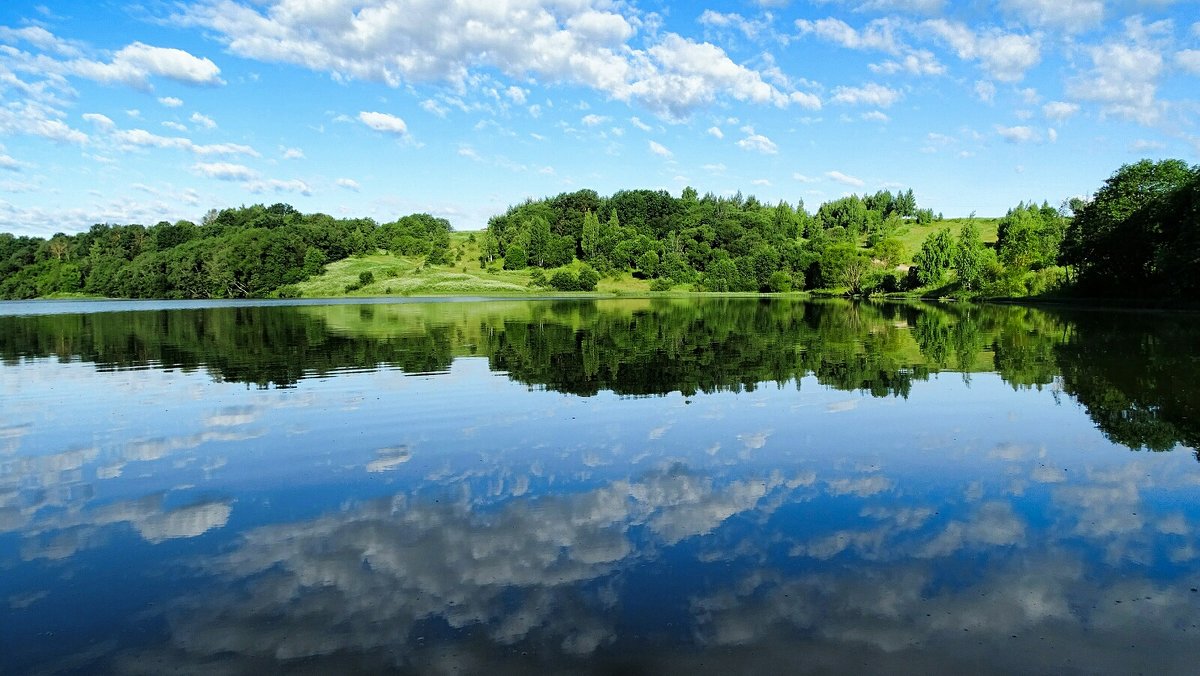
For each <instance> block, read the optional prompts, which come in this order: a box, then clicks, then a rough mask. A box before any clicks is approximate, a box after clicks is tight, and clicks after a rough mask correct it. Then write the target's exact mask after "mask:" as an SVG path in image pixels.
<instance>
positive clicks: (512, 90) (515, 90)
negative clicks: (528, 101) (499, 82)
mask: <svg viewBox="0 0 1200 676" xmlns="http://www.w3.org/2000/svg"><path fill="white" fill-rule="evenodd" d="M504 95H505V96H507V97H508V100H509V101H512V102H513V103H515V104H517V105H518V106H523V105H525V97H526V96H528V95H529V90H527V89H521V88H520V87H517V86H515V85H514V86H512V87H509V88H508V89H505V90H504Z"/></svg>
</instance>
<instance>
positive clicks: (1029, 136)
mask: <svg viewBox="0 0 1200 676" xmlns="http://www.w3.org/2000/svg"><path fill="white" fill-rule="evenodd" d="M996 133H997V134H999V135H1000V138H1003V139H1004V140H1005V141H1008V142H1009V143H1040V142H1041V141H1042V134H1041V133H1040V132H1039V131H1037V130H1036V129H1034V128H1033V127H1028V126H1025V125H1018V126H1015V127H1005V126H1003V125H996Z"/></svg>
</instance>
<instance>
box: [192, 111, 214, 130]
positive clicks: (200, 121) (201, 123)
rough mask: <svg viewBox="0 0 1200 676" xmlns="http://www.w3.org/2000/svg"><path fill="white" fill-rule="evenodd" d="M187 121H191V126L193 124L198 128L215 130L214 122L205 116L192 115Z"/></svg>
mask: <svg viewBox="0 0 1200 676" xmlns="http://www.w3.org/2000/svg"><path fill="white" fill-rule="evenodd" d="M188 119H189V120H191V121H192V124H195V125H196V126H198V127H204V128H205V129H216V128H217V123H216V122H215V121H213V119H212V118H211V117H209V116H207V115H201V114H200V113H192V116H191V117H189V118H188Z"/></svg>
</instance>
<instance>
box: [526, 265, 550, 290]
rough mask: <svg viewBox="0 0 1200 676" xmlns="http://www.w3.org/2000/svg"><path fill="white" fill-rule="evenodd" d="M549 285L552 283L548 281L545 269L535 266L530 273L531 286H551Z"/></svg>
mask: <svg viewBox="0 0 1200 676" xmlns="http://www.w3.org/2000/svg"><path fill="white" fill-rule="evenodd" d="M549 285H550V283H549V282H548V281H546V273H545V271H544V270H542V269H541V268H534V269H533V272H532V273H531V274H530V275H529V286H549Z"/></svg>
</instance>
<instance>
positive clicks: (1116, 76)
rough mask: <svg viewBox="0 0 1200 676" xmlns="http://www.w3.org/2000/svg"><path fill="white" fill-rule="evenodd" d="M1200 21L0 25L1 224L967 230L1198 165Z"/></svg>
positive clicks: (668, 12)
mask: <svg viewBox="0 0 1200 676" xmlns="http://www.w3.org/2000/svg"><path fill="white" fill-rule="evenodd" d="M1198 121H1200V1H1198V0H1123V1H1117V2H1105V1H1101V0H995V1H986V0H969V1H967V2H947V1H945V0H809V1H792V2H789V1H788V0H758V1H757V2H721V1H713V2H707V3H669V2H662V1H652V0H647V1H642V2H620V1H619V2H610V1H607V0H407V1H406V0H358V1H349V0H202V1H198V2H191V1H179V2H174V1H172V2H163V1H161V0H140V1H136V2H126V1H123V0H95V1H87V2H84V1H82V0H78V1H70V2H68V1H65V0H49V1H47V2H43V3H26V2H21V1H20V0H6V1H5V2H4V3H2V5H0V231H6V232H11V233H14V234H19V235H38V236H49V235H52V234H53V233H55V232H67V233H71V232H78V231H81V230H86V229H87V228H88V227H90V226H91V225H92V224H94V223H100V222H107V223H143V224H145V225H152V224H154V223H157V222H159V221H162V220H169V221H175V220H178V219H188V220H192V221H195V222H199V221H200V220H201V219H202V218H203V217H204V215H205V213H207V212H208V211H209V210H210V209H214V208H216V209H220V208H225V207H229V206H239V205H243V204H245V205H249V204H254V203H263V204H273V203H276V202H286V203H289V204H292V205H293V206H295V207H296V208H297V209H300V210H301V211H304V212H317V211H319V212H324V213H328V214H332V215H334V216H338V217H371V218H374V219H376V220H377V221H379V222H381V223H383V222H388V221H392V220H395V219H396V218H398V217H399V216H402V215H405V214H409V213H414V212H428V213H432V214H434V215H437V216H441V217H445V218H447V219H449V220H450V222H451V224H452V225H453V226H454V227H455V228H456V229H460V230H468V229H478V228H482V227H484V226H485V225H486V223H487V219H488V218H489V217H490V216H492V215H495V214H497V213H502V212H503V211H504V210H505V209H506V208H507V207H508V206H509V205H512V204H517V203H520V202H522V201H523V200H525V199H526V198H539V197H545V196H550V195H556V194H558V193H561V192H571V191H575V190H579V189H583V188H590V189H593V190H596V191H597V192H599V193H600V194H602V195H603V194H611V193H612V192H615V191H617V190H622V189H632V188H651V189H663V190H667V191H669V192H671V193H672V194H674V195H679V194H680V192H681V191H682V189H683V188H684V187H686V186H692V187H694V188H696V189H697V190H698V191H699V192H700V193H701V194H703V193H706V192H712V193H714V194H718V195H730V194H734V193H736V192H738V191H741V192H742V193H743V194H745V195H751V194H752V195H755V196H757V197H758V198H759V199H760V200H762V201H765V202H770V203H774V202H777V201H779V200H786V201H787V202H789V203H792V204H795V203H797V202H799V201H803V203H804V204H805V205H806V207H807V208H808V209H809V211H815V209H816V207H817V206H818V205H819V204H820V203H821V202H824V201H827V200H831V199H836V198H838V197H841V196H843V195H847V194H850V193H858V194H863V193H865V192H875V191H877V190H881V189H890V190H897V189H906V188H912V189H913V191H914V193H915V195H916V197H917V201H918V203H919V205H920V206H923V207H929V208H932V209H933V210H934V211H935V212H940V213H944V214H945V215H946V216H947V217H952V216H966V215H969V214H971V213H975V214H977V215H979V216H1000V215H1003V214H1004V213H1005V211H1007V210H1008V209H1009V208H1010V207H1012V206H1014V205H1016V204H1017V203H1018V202H1021V201H1030V200H1033V201H1037V202H1039V203H1040V202H1042V201H1049V202H1050V203H1051V204H1052V205H1056V206H1057V205H1059V204H1061V203H1062V202H1063V201H1064V200H1065V199H1067V198H1070V197H1074V196H1086V195H1090V194H1091V193H1093V192H1095V190H1096V189H1097V188H1099V187H1100V185H1101V184H1102V183H1103V181H1104V180H1105V179H1106V178H1107V177H1109V176H1110V175H1111V174H1112V173H1113V172H1114V171H1115V170H1116V169H1117V168H1118V167H1120V166H1121V165H1122V164H1125V163H1128V162H1133V161H1136V160H1138V159H1141V158H1143V157H1148V158H1153V159H1160V158H1169V157H1172V158H1180V159H1183V160H1185V161H1187V162H1188V163H1189V164H1195V163H1196V162H1197V156H1200V126H1198V124H1197V122H1198Z"/></svg>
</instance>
